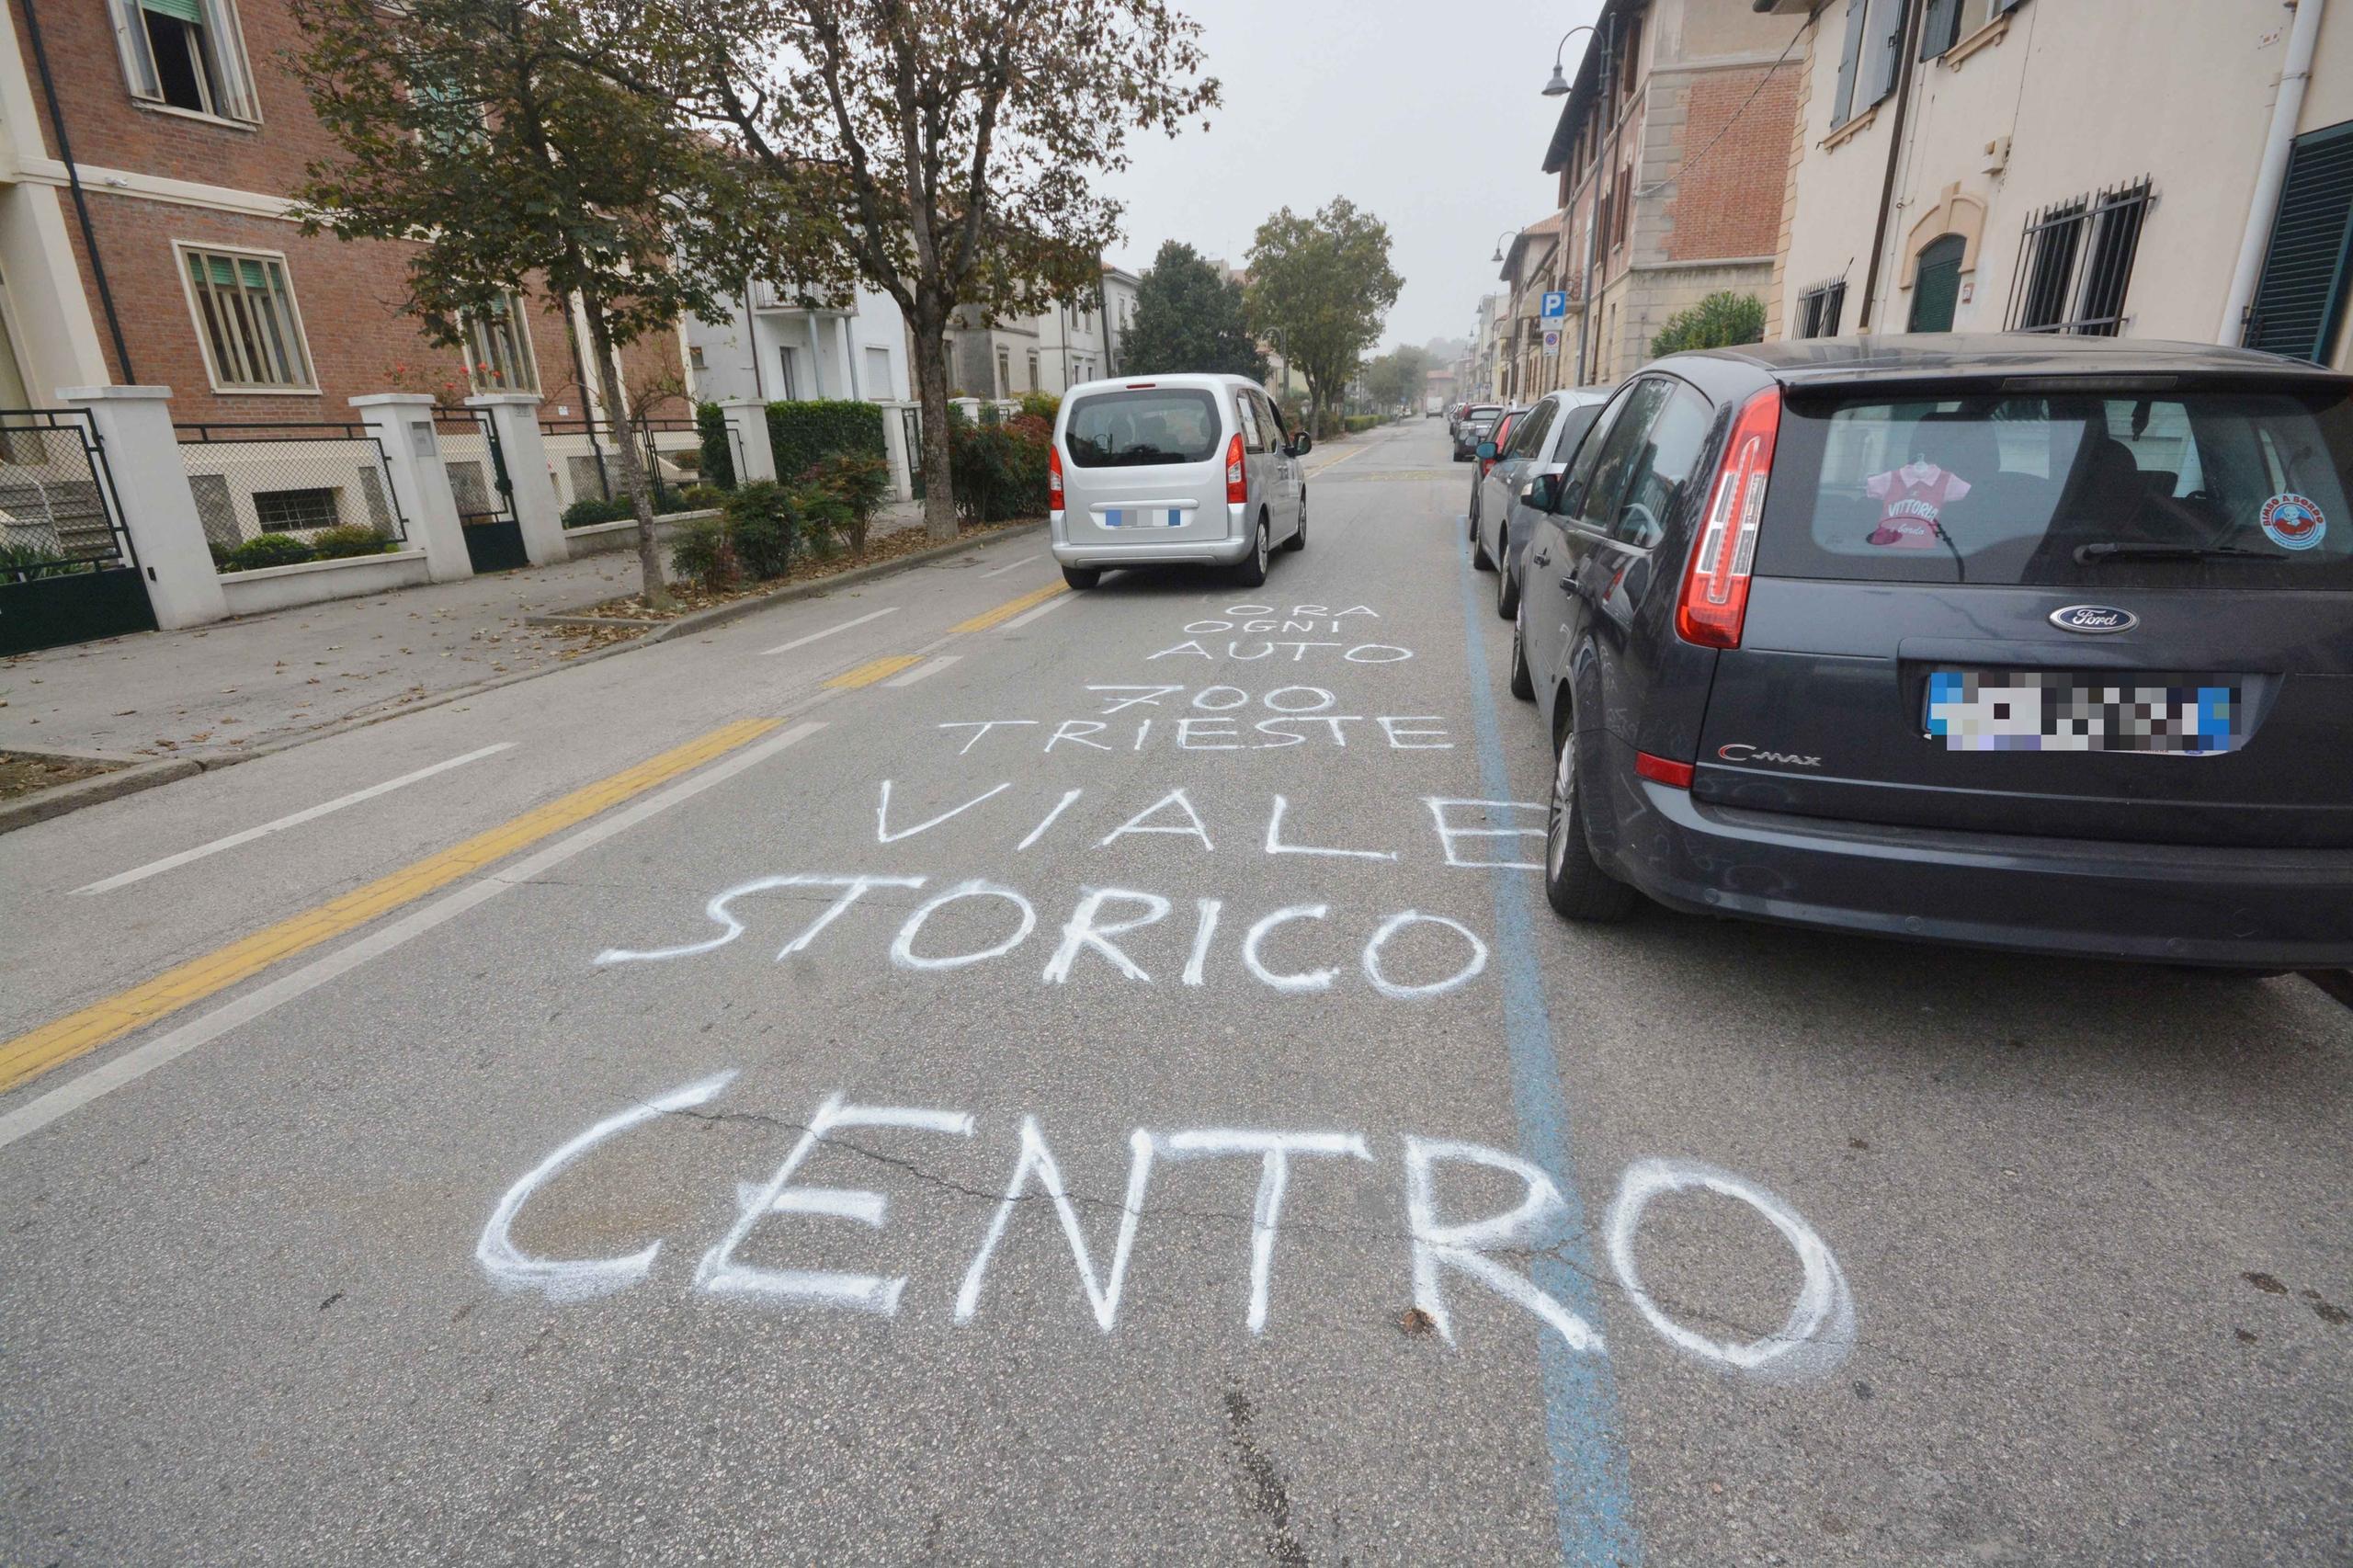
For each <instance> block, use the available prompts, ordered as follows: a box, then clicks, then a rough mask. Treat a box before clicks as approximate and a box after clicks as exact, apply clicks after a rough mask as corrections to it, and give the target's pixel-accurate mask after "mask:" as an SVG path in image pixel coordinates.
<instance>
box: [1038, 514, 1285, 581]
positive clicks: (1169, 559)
mask: <svg viewBox="0 0 2353 1568" xmlns="http://www.w3.org/2000/svg"><path fill="white" fill-rule="evenodd" d="M1226 510H1227V511H1228V512H1229V513H1231V512H1234V511H1238V510H1240V508H1238V507H1231V506H1229V507H1228V508H1226ZM1065 517H1066V515H1065V514H1063V513H1060V512H1057V513H1054V514H1053V515H1052V517H1051V522H1052V538H1053V544H1052V546H1051V549H1052V551H1053V554H1054V560H1055V561H1056V562H1059V563H1060V564H1062V565H1064V566H1086V567H1102V568H1118V567H1121V566H1234V565H1239V564H1240V563H1241V562H1243V561H1244V560H1245V559H1247V558H1248V556H1249V554H1250V551H1251V550H1252V548H1253V547H1254V546H1255V545H1256V542H1257V536H1256V534H1255V533H1246V532H1245V531H1243V529H1242V528H1239V527H1235V526H1232V525H1233V518H1232V517H1228V519H1227V522H1228V524H1229V528H1228V533H1229V536H1230V537H1228V538H1225V539H1203V538H1202V537H1200V536H1199V534H1195V535H1193V536H1192V537H1190V538H1188V539H1153V538H1150V537H1145V538H1142V539H1133V540H1128V539H1102V538H1096V539H1087V540H1078V541H1076V542H1074V541H1073V540H1071V538H1070V528H1069V524H1068V523H1067V521H1066V520H1065ZM1086 531H1088V532H1090V533H1094V534H1097V535H1100V534H1101V533H1102V532H1104V531H1105V530H1103V529H1100V528H1089V529H1088V530H1086Z"/></svg>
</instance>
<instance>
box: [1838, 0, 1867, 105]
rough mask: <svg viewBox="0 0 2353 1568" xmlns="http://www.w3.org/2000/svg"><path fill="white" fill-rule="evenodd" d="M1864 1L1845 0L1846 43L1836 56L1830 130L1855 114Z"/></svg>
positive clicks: (1861, 51)
mask: <svg viewBox="0 0 2353 1568" xmlns="http://www.w3.org/2000/svg"><path fill="white" fill-rule="evenodd" d="M1863 12H1864V0H1847V41H1846V45H1845V47H1844V48H1843V49H1842V50H1841V51H1839V55H1838V90H1837V93H1836V95H1835V96H1834V97H1832V98H1831V100H1830V128H1831V129H1832V130H1833V131H1836V129H1837V128H1838V127H1840V126H1842V125H1844V124H1846V123H1847V121H1848V120H1849V119H1853V118H1854V113H1855V68H1856V66H1857V65H1858V64H1859V62H1861V60H1862V57H1863V20H1864V17H1863Z"/></svg>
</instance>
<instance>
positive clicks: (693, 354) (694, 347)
mask: <svg viewBox="0 0 2353 1568" xmlns="http://www.w3.org/2000/svg"><path fill="white" fill-rule="evenodd" d="M687 363H688V364H689V365H692V366H693V367H694V368H695V369H698V370H703V369H710V367H709V366H707V365H705V364H704V363H703V362H702V345H701V344H699V343H690V344H688V345H687Z"/></svg>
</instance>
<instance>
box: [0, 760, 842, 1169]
mask: <svg viewBox="0 0 2353 1568" xmlns="http://www.w3.org/2000/svg"><path fill="white" fill-rule="evenodd" d="M752 722H754V723H756V724H760V725H762V726H765V727H766V728H774V727H775V726H776V725H777V724H779V723H781V722H783V721H781V720H777V719H768V720H756V721H752ZM824 727H825V726H824V724H823V723H822V722H807V723H801V724H795V725H793V726H792V728H790V729H789V730H787V731H785V732H784V733H782V734H779V735H775V736H771V737H770V738H769V739H767V740H766V741H763V742H761V743H760V744H757V745H756V746H752V747H750V748H749V749H747V750H743V751H739V752H737V753H736V754H735V755H734V756H731V757H728V758H727V759H726V760H725V761H723V762H721V763H719V764H717V765H716V766H714V767H708V768H705V769H703V770H702V771H701V772H699V773H697V774H696V775H695V776H694V777H693V778H688V779H685V780H683V781H682V782H679V783H676V784H674V785H672V786H671V787H670V788H669V789H667V790H663V791H662V792H661V793H660V794H658V795H655V796H654V797H653V798H652V799H650V800H644V801H639V802H638V803H637V804H635V805H633V806H631V807H630V808H629V809H628V810H626V811H622V812H615V813H613V814H612V815H611V816H609V817H607V818H606V819H605V820H604V821H602V822H599V823H595V824H591V825H589V826H588V827H585V828H583V829H582V830H581V831H580V832H578V833H575V834H574V835H571V836H570V837H569V838H566V839H564V840H563V841H562V842H561V843H558V844H555V845H552V846H550V847H548V848H546V849H543V850H541V851H540V853H538V854H537V855H534V856H532V857H531V858H529V859H527V860H524V861H521V862H519V863H518V864H517V865H514V866H512V867H509V868H508V869H506V870H504V871H496V872H493V873H492V874H491V875H489V876H486V877H483V878H482V879H481V880H479V881H473V882H469V883H468V884H467V885H466V886H464V887H462V888H460V889H459V890H458V891H457V892H453V893H451V894H449V896H448V897H447V898H443V899H438V900H436V901H435V902H434V903H428V904H426V906H425V907H424V908H423V909H420V910H416V911H415V912H414V913H412V914H409V915H404V916H403V917H402V918H400V919H398V920H395V921H393V922H392V924H391V925H389V926H384V927H383V928H382V929H381V930H377V931H371V932H369V934H368V935H367V936H365V937H361V938H359V940H358V941H356V942H354V943H352V944H351V945H350V946H349V947H347V948H343V949H338V950H336V951H335V952H332V953H329V954H327V955H326V956H325V957H324V958H320V959H314V960H312V961H311V962H309V963H307V964H304V965H303V966H302V967H301V968H300V969H298V970H296V971H293V972H292V973H291V974H288V975H284V976H281V977H280V978H278V979H277V980H274V981H271V982H270V983H268V984H267V985H264V986H261V987H259V988H258V989H256V990H254V991H251V992H248V993H247V994H244V995H243V996H240V997H238V998H237V999H236V1000H235V1001H234V1002H232V1003H230V1004H229V1005H228V1006H225V1007H219V1008H215V1009H214V1010H213V1011H211V1012H210V1013H207V1014H206V1015H205V1016H204V1017H200V1018H197V1019H194V1020H192V1021H190V1022H188V1023H185V1024H182V1025H181V1026H180V1027H179V1028H176V1029H170V1030H167V1031H166V1032H165V1033H163V1034H160V1035H157V1036H156V1037H155V1038H154V1039H153V1040H148V1041H146V1042H145V1043H144V1044H142V1045H137V1046H133V1047H132V1048H131V1050H129V1051H124V1052H123V1053H122V1054H121V1055H119V1056H117V1057H116V1058H114V1059H113V1060H112V1061H110V1062H107V1063H105V1064H104V1065H103V1066H99V1067H94V1068H92V1069H91V1070H90V1071H89V1072H87V1073H85V1074H81V1075H80V1076H79V1077H77V1078H74V1080H72V1081H71V1082H69V1083H65V1084H61V1085H58V1086H57V1087H56V1088H54V1089H51V1090H50V1091H49V1092H48V1093H46V1094H43V1095H40V1096H36V1097H34V1098H33V1099H30V1100H28V1101H27V1102H26V1103H25V1104H23V1105H20V1106H18V1107H17V1108H15V1109H14V1110H11V1111H9V1112H8V1113H7V1114H6V1115H5V1116H0V1149H5V1148H6V1147H7V1146H8V1145H9V1144H11V1143H14V1142H17V1140H18V1139H20V1138H23V1137H26V1136H28V1134H30V1133H33V1132H37V1131H40V1129H42V1128H44V1127H46V1126H48V1125H49V1124H50V1123H51V1122H52V1121H55V1120H56V1119H58V1118H60V1117H62V1116H64V1115H66V1114H68V1113H69V1112H72V1111H74V1110H76V1109H79V1108H81V1107H83V1106H85V1105H88V1104H89V1103H90V1102H91V1101H92V1100H95V1099H97V1098H98V1097H99V1096H101V1095H106V1094H109V1093H112V1092H113V1091H114V1090H116V1089H119V1088H120V1087H122V1086H123V1085H125V1084H128V1083H131V1082H132V1081H134V1080H135V1079H138V1078H141V1077H143V1076H145V1075H146V1074H149V1073H152V1072H153V1071H154V1070H155V1069H156V1068H158V1067H161V1066H163V1065H164V1064H165V1062H170V1061H172V1060H174V1059H175V1058H176V1057H180V1056H185V1055H187V1054H188V1052H189V1051H194V1050H195V1049H196V1048H197V1047H198V1046H199V1045H203V1044H205V1043H207V1042H208V1041H210V1040H218V1039H220V1038H221V1037H222V1035H224V1034H227V1033H228V1032H229V1031H230V1030H231V1029H233V1028H237V1027H238V1026H240V1025H242V1024H247V1023H251V1022H252V1021H253V1020H254V1019H256V1018H258V1017H261V1016H262V1015H264V1014H265V1013H267V1012H270V1011H271V1010H272V1009H274V1008H277V1007H278V1006H283V1005H284V1004H286V1003H288V1002H291V1001H292V1000H294V999H295V998H296V997H298V996H301V995H304V994H307V993H309V992H313V991H315V990H317V989H318V988H319V987H320V986H322V985H324V984H325V983H327V982H328V981H330V980H334V979H335V978H336V977H337V976H339V975H344V974H348V973H350V972H351V971H353V970H355V969H358V967H359V966H360V965H361V964H364V963H366V962H367V961H368V960H370V959H374V958H380V957H381V956H382V955H384V954H385V953H388V952H391V951H392V949H395V948H397V947H400V946H401V945H402V944H403V943H405V942H407V941H408V940H409V939H410V938H412V937H421V936H423V935H424V934H425V933H426V932H427V931H430V930H432V929H433V928H434V927H435V926H443V925H447V924H448V923H449V921H451V920H454V919H456V918H457V917H458V916H459V915H463V914H464V913H465V912H466V911H468V910H470V909H472V908H473V907H474V906H475V905H477V904H480V903H485V902H487V901H488V900H490V899H493V898H495V897H497V896H498V895H499V894H500V893H502V892H506V890H507V889H509V888H513V887H520V886H521V885H522V884H523V883H525V882H528V881H530V880H531V879H532V878H533V877H536V876H539V875H540V874H541V873H542V872H545V871H550V870H552V869H555V868H556V867H558V866H560V865H562V864H563V862H565V861H566V860H569V859H571V858H573V857H574V856H575V855H578V854H580V853H581V852H583V851H584V850H588V849H593V848H595V847H596V846H597V845H599V844H602V843H603V842H605V840H607V839H608V838H611V837H613V836H614V835H617V834H620V833H624V832H626V831H628V830H629V829H630V828H632V827H635V826H636V825H637V824H640V823H642V822H644V821H645V820H647V819H648V818H649V817H654V816H658V815H660V814H661V813H662V812H666V811H668V810H669V809H670V808H671V807H672V806H675V805H677V804H678V803H679V802H680V801H687V800H690V799H692V798H693V797H694V796H696V795H699V794H701V793H702V792H703V791H704V790H708V789H710V787H711V786H713V785H715V784H720V783H723V782H725V781H726V780H727V779H730V778H734V777H735V775H737V774H739V773H741V772H743V771H744V770H745V769H746V768H750V767H758V766H759V765H760V764H761V763H763V762H766V761H767V759H768V758H769V757H772V756H775V755H776V754H777V753H779V752H780V751H782V750H783V749H784V748H785V747H787V746H789V745H791V744H794V743H795V742H797V741H800V740H802V739H805V738H806V737H808V736H809V735H812V734H813V733H816V732H817V731H819V730H822V729H824ZM740 728H742V726H740V725H730V726H729V727H728V729H727V730H722V731H719V732H717V733H718V734H722V735H723V734H727V733H730V732H732V731H733V730H737V729H740ZM755 733H757V732H755ZM712 738H713V737H712V736H705V737H704V741H703V742H698V743H696V745H697V746H701V745H702V744H705V743H706V742H709V741H710V740H711V739H712ZM747 738H748V737H747ZM737 744H741V743H740V742H738V743H737ZM680 749H681V750H686V749H688V748H685V747H682V748H680ZM676 755H678V754H677V753H676V752H665V754H663V756H658V757H655V758H654V760H653V762H651V763H646V764H643V765H642V767H653V766H654V764H657V763H661V762H664V761H665V759H667V758H669V757H673V756H676ZM711 755H714V756H715V755H717V754H716V753H713V754H711ZM634 771H638V770H637V769H633V770H632V772H634ZM674 771H675V770H674ZM629 776H630V775H628V774H622V775H619V776H618V778H628V777H629ZM614 782H617V779H608V780H607V783H608V784H610V783H614ZM590 788H591V789H597V788H601V786H596V785H592V786H590ZM570 799H572V797H571V796H566V797H565V800H570ZM555 803H556V804H558V805H561V804H563V801H557V802H555ZM542 809H545V808H542ZM518 820H522V819H518Z"/></svg>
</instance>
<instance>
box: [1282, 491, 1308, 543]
mask: <svg viewBox="0 0 2353 1568" xmlns="http://www.w3.org/2000/svg"><path fill="white" fill-rule="evenodd" d="M1283 548H1284V549H1285V550H1305V549H1306V548H1307V496H1306V495H1305V494H1303V493H1302V494H1301V496H1300V498H1299V530H1298V531H1297V532H1296V533H1294V534H1292V535H1291V536H1290V538H1289V539H1288V540H1284V541H1283Z"/></svg>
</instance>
